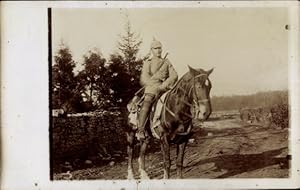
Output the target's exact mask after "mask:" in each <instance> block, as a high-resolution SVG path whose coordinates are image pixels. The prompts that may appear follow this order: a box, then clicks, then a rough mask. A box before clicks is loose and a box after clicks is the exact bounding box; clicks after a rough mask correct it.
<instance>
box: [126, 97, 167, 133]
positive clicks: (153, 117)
mask: <svg viewBox="0 0 300 190" xmlns="http://www.w3.org/2000/svg"><path fill="white" fill-rule="evenodd" d="M167 93H168V92H165V93H164V94H163V95H161V96H160V97H159V98H156V99H155V100H154V103H153V105H152V107H151V110H150V113H149V116H148V119H147V121H146V122H148V123H149V125H146V128H145V130H146V131H147V132H148V133H149V135H152V136H153V137H155V138H157V139H159V138H160V136H161V133H162V132H163V128H162V127H161V120H160V118H161V113H162V108H163V104H164V101H165V98H166V94H167ZM143 100H144V97H139V96H134V97H133V99H132V100H131V101H130V102H129V104H128V105H127V110H128V111H129V115H128V119H129V123H130V124H131V125H132V129H133V130H136V129H137V125H138V114H139V111H140V109H141V107H142V104H143ZM148 126H150V127H149V128H148Z"/></svg>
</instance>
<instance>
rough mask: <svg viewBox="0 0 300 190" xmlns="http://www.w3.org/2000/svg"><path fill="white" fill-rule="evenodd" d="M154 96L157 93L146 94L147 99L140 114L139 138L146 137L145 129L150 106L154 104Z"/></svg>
mask: <svg viewBox="0 0 300 190" xmlns="http://www.w3.org/2000/svg"><path fill="white" fill-rule="evenodd" d="M154 98H155V95H153V94H145V99H144V102H143V106H142V108H141V111H140V115H139V123H138V133H137V138H138V139H139V140H140V139H144V138H145V133H144V129H145V125H146V120H147V117H148V114H149V112H150V108H151V106H152V103H153V101H154Z"/></svg>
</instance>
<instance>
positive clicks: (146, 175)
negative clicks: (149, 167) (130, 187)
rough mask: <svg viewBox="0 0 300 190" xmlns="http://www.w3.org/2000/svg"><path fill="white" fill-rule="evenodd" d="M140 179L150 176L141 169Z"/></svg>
mask: <svg viewBox="0 0 300 190" xmlns="http://www.w3.org/2000/svg"><path fill="white" fill-rule="evenodd" d="M141 179H144V180H147V179H150V177H149V176H148V174H147V173H146V172H145V171H141Z"/></svg>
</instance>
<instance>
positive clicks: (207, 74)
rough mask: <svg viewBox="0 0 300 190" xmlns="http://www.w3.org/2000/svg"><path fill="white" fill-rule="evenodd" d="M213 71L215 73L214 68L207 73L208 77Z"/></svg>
mask: <svg viewBox="0 0 300 190" xmlns="http://www.w3.org/2000/svg"><path fill="white" fill-rule="evenodd" d="M213 71H214V68H212V69H210V70H208V71H206V73H207V75H208V76H209V75H210V74H211V73H212V72H213Z"/></svg>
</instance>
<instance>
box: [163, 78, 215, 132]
mask: <svg viewBox="0 0 300 190" xmlns="http://www.w3.org/2000/svg"><path fill="white" fill-rule="evenodd" d="M201 76H207V74H204V73H202V74H199V75H197V76H195V77H193V85H192V86H191V87H190V89H189V90H188V93H187V90H186V89H184V88H182V87H181V86H179V84H180V83H181V82H182V78H181V79H180V80H179V81H178V82H177V83H176V84H175V85H174V87H173V89H171V91H170V92H169V93H168V94H167V96H166V98H165V101H164V103H163V115H162V122H163V123H164V125H166V126H168V127H170V126H169V124H168V123H167V122H166V112H168V113H169V114H170V115H171V116H172V117H174V118H176V114H175V113H174V112H173V111H172V110H170V108H168V106H167V102H168V100H169V97H170V94H171V92H172V90H174V89H175V92H176V93H177V92H178V89H179V90H181V91H183V92H184V97H186V94H187V96H188V97H189V98H190V97H191V93H192V91H194V93H195V96H196V97H197V101H196V100H194V103H196V104H199V103H201V102H208V101H209V99H203V100H198V96H197V92H196V90H193V89H195V79H196V78H199V77H201ZM175 92H174V93H175ZM181 102H183V103H184V104H185V105H187V106H189V107H192V106H193V104H191V103H189V102H188V101H185V100H181ZM181 113H182V114H184V115H185V116H186V117H188V118H189V119H187V120H185V121H183V122H182V123H183V124H186V123H189V122H190V121H191V120H192V119H193V116H192V115H190V114H188V113H185V112H181ZM190 130H191V126H189V128H188V130H187V131H186V132H184V133H182V134H188V133H189V132H190ZM180 134H181V133H180Z"/></svg>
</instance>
